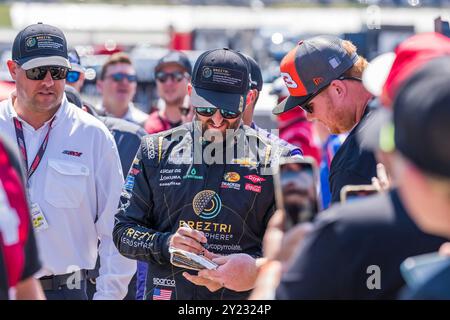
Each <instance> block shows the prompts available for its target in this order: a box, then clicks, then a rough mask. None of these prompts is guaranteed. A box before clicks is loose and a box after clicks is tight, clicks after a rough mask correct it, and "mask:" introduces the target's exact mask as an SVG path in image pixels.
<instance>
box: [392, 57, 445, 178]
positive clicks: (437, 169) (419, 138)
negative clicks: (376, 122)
mask: <svg viewBox="0 0 450 320" xmlns="http://www.w3.org/2000/svg"><path fill="white" fill-rule="evenodd" d="M449 83H450V56H445V57H440V58H435V59H433V60H431V61H430V62H428V63H427V64H425V65H424V66H423V67H422V68H421V69H419V70H418V71H417V72H416V73H414V75H413V76H412V77H411V78H409V79H408V80H407V81H406V82H405V83H404V84H403V85H402V88H401V89H400V91H399V92H398V94H397V96H396V99H395V100H394V105H393V109H394V127H395V129H394V130H395V131H394V132H395V133H394V141H395V146H396V148H397V150H398V151H400V153H402V154H403V156H405V158H407V159H408V160H410V161H411V162H412V163H414V164H415V165H416V166H417V167H418V168H420V169H422V170H424V171H425V172H428V173H430V174H435V175H438V176H442V177H446V178H450V140H449V139H448V138H449V137H450V125H449V123H450V90H449Z"/></svg>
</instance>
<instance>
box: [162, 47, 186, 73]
mask: <svg viewBox="0 0 450 320" xmlns="http://www.w3.org/2000/svg"><path fill="white" fill-rule="evenodd" d="M168 64H177V65H179V66H181V67H182V68H183V69H184V70H185V71H186V72H187V73H189V75H191V74H192V66H191V62H190V61H189V58H188V56H187V55H186V54H184V53H183V52H181V51H170V52H169V53H167V54H166V55H165V56H164V57H162V58H161V59H159V60H158V62H157V63H156V67H155V74H156V73H157V72H159V71H161V69H162V68H163V67H164V66H166V65H168Z"/></svg>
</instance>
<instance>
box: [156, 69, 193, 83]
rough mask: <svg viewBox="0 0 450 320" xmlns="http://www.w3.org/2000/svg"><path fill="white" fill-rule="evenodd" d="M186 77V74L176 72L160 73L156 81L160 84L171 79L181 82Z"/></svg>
mask: <svg viewBox="0 0 450 320" xmlns="http://www.w3.org/2000/svg"><path fill="white" fill-rule="evenodd" d="M185 77H186V75H185V72H181V71H175V72H163V71H161V72H158V73H157V74H156V80H158V81H159V82H162V83H164V82H166V81H167V79H169V78H171V79H172V81H176V82H180V81H181V80H183V79H184V78H185Z"/></svg>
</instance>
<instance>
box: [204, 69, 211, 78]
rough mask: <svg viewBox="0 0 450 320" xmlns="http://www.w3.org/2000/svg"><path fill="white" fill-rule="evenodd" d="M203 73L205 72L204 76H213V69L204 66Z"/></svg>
mask: <svg viewBox="0 0 450 320" xmlns="http://www.w3.org/2000/svg"><path fill="white" fill-rule="evenodd" d="M202 74H203V77H205V78H209V77H211V76H212V71H211V69H210V68H208V67H206V68H203V72H202Z"/></svg>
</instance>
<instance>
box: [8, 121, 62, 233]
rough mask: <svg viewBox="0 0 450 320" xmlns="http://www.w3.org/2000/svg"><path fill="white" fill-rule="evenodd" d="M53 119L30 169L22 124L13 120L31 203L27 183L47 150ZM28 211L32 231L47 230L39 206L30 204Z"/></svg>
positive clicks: (27, 188)
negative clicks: (29, 210)
mask: <svg viewBox="0 0 450 320" xmlns="http://www.w3.org/2000/svg"><path fill="white" fill-rule="evenodd" d="M55 118H56V117H53V119H52V120H51V121H50V123H49V125H48V131H47V134H46V135H45V138H44V141H42V144H41V146H40V147H39V150H38V152H37V153H36V156H35V157H34V159H33V162H32V163H31V166H30V167H28V156H27V147H26V144H25V137H24V134H23V127H22V123H21V122H20V121H19V119H17V118H14V128H15V130H16V139H17V145H18V146H19V150H20V152H21V153H22V157H23V161H24V163H25V168H26V170H27V171H26V172H27V176H26V179H27V185H26V190H27V195H28V199H30V201H31V198H30V193H29V188H30V186H29V181H30V178H31V176H32V175H33V174H34V172H35V171H36V169H37V168H38V166H39V164H40V163H41V160H42V158H43V156H44V153H45V150H46V149H47V144H48V139H49V136H50V131H51V129H52V124H53V121H54V120H55ZM30 209H31V218H32V223H33V228H34V230H36V231H38V232H39V231H42V230H45V229H47V228H48V223H47V219H46V218H45V215H44V213H43V211H42V210H41V208H40V206H39V204H37V203H34V202H32V203H31V208H30Z"/></svg>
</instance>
